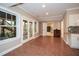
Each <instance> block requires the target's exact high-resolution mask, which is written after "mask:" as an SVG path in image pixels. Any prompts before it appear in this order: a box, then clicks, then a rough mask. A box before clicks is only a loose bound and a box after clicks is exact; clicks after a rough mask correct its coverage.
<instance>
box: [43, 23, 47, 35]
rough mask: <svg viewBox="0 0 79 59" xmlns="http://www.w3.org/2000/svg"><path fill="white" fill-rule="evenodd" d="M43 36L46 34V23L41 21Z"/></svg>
mask: <svg viewBox="0 0 79 59" xmlns="http://www.w3.org/2000/svg"><path fill="white" fill-rule="evenodd" d="M42 33H43V36H46V35H47V23H43V32H42Z"/></svg>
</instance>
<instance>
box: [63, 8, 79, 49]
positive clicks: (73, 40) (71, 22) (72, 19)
mask: <svg viewBox="0 0 79 59" xmlns="http://www.w3.org/2000/svg"><path fill="white" fill-rule="evenodd" d="M63 25H64V41H65V42H66V44H68V45H69V46H70V47H71V48H78V49H79V34H72V33H69V32H68V27H69V26H79V8H78V9H71V10H67V12H66V14H65V16H64V24H63Z"/></svg>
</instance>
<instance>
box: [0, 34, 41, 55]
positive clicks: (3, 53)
mask: <svg viewBox="0 0 79 59" xmlns="http://www.w3.org/2000/svg"><path fill="white" fill-rule="evenodd" d="M39 36H40V35H38V36H36V37H32V38H29V39H27V40H25V41H24V42H22V43H21V44H19V45H16V46H14V47H13V48H10V49H8V50H6V51H4V52H1V53H0V56H2V55H5V54H7V53H9V52H11V51H13V50H14V49H16V48H18V47H20V46H22V44H24V43H26V42H28V41H30V40H32V39H35V38H37V37H39Z"/></svg>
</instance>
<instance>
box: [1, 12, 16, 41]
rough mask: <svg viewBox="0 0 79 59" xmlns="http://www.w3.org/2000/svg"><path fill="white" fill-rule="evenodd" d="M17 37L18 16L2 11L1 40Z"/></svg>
mask: <svg viewBox="0 0 79 59" xmlns="http://www.w3.org/2000/svg"><path fill="white" fill-rule="evenodd" d="M13 37H16V16H15V15H11V14H9V13H6V12H2V11H0V40H4V39H8V38H13Z"/></svg>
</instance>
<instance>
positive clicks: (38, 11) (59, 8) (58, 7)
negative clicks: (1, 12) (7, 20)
mask: <svg viewBox="0 0 79 59" xmlns="http://www.w3.org/2000/svg"><path fill="white" fill-rule="evenodd" d="M44 4H45V5H46V7H45V8H43V7H42V5H43V3H24V4H22V5H19V6H18V7H19V8H22V9H23V10H25V11H26V12H28V13H30V14H31V15H33V16H34V17H37V18H38V19H39V21H52V20H57V21H58V20H61V19H62V18H63V15H64V13H65V12H66V9H70V8H76V7H79V3H44ZM3 5H5V6H11V5H13V4H11V3H8V4H7V3H6V4H3ZM46 12H48V13H49V14H48V15H46V14H45V13H46Z"/></svg>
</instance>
